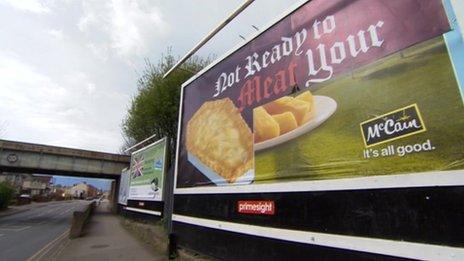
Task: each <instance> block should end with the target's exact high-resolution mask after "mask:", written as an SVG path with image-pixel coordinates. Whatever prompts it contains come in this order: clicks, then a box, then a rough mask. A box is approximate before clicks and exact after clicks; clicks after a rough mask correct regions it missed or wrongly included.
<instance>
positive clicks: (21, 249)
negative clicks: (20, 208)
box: [0, 200, 89, 261]
mask: <svg viewBox="0 0 464 261" xmlns="http://www.w3.org/2000/svg"><path fill="white" fill-rule="evenodd" d="M87 204H89V201H82V200H75V201H58V202H50V203H47V204H40V205H39V206H35V207H33V208H32V209H30V210H28V211H24V212H21V213H16V214H12V215H9V216H6V217H0V260H9V261H14V260H27V259H28V258H29V257H31V256H32V255H34V254H35V253H36V252H37V251H39V250H40V249H42V248H43V247H44V246H45V245H47V244H48V243H49V242H51V241H52V240H53V239H55V238H57V237H58V236H60V235H61V234H63V233H64V232H65V231H66V230H68V229H69V227H70V222H71V218H72V214H73V212H74V211H76V210H81V209H83V208H84V207H85V205H87Z"/></svg>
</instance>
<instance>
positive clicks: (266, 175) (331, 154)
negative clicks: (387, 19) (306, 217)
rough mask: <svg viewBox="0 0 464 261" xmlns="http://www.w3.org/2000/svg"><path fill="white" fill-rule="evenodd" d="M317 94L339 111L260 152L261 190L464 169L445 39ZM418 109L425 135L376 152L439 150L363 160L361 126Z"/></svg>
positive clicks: (463, 139) (462, 121)
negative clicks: (291, 183)
mask: <svg viewBox="0 0 464 261" xmlns="http://www.w3.org/2000/svg"><path fill="white" fill-rule="evenodd" d="M313 94H315V95H325V96H328V97H331V98H333V99H334V100H335V101H336V102H337V104H338V107H337V110H336V112H335V113H334V114H333V115H332V116H331V117H330V118H329V119H328V120H327V121H326V122H324V123H323V124H322V125H321V126H319V127H317V128H316V129H314V130H312V131H310V132H308V133H306V134H304V135H301V136H300V137H298V138H295V139H293V140H291V141H289V142H286V143H284V144H280V145H278V146H275V147H273V148H270V149H267V150H263V151H259V152H257V153H256V155H255V183H265V182H275V181H276V180H279V181H287V180H322V179H337V178H349V177H359V176H372V175H388V174H400V173H409V172H422V171H432V170H452V169H462V168H463V167H464V159H463V155H464V152H463V148H464V132H463V130H464V128H463V127H464V117H463V116H464V114H463V112H464V107H463V101H462V97H461V95H460V93H459V89H458V86H457V82H456V79H455V76H454V73H453V69H452V65H451V62H450V58H449V56H448V52H447V49H446V45H445V43H444V40H443V38H442V37H441V36H440V37H437V38H435V39H432V40H429V41H426V42H424V43H421V44H418V45H415V46H413V47H410V48H408V49H405V50H403V51H401V52H398V53H395V54H393V55H390V56H388V57H385V58H383V59H381V60H379V61H376V62H375V63H374V64H369V65H367V66H364V67H363V68H360V69H357V70H355V71H353V72H351V73H349V74H347V75H343V76H341V77H338V78H337V79H334V80H332V81H330V82H327V83H325V84H322V85H318V87H317V90H316V91H314V92H313ZM413 103H417V105H418V107H419V111H420V113H421V114H422V117H423V120H424V124H425V126H426V128H427V131H426V132H423V133H420V134H417V135H412V136H410V137H405V138H401V139H398V140H395V141H391V142H387V143H384V144H379V145H377V146H374V147H372V148H373V149H382V148H385V147H387V146H389V145H394V146H395V148H396V147H397V146H401V145H407V144H415V143H423V142H425V141H426V140H427V139H430V140H431V143H432V145H433V146H434V147H435V150H433V151H428V152H421V153H413V154H408V155H406V156H403V157H399V156H397V155H395V156H389V157H379V158H370V159H365V158H364V157H363V151H364V149H365V147H364V143H363V139H362V135H361V131H360V127H359V124H360V123H361V122H363V121H365V120H368V119H371V118H374V117H376V116H378V115H382V114H385V113H388V112H390V111H393V110H396V109H399V108H402V107H404V106H407V105H410V104H413ZM316 110H317V108H316ZM316 113H317V112H316Z"/></svg>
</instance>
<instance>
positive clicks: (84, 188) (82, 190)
mask: <svg viewBox="0 0 464 261" xmlns="http://www.w3.org/2000/svg"><path fill="white" fill-rule="evenodd" d="M70 192H71V195H72V196H73V197H74V198H80V199H84V198H87V197H96V196H97V195H98V193H99V190H98V189H97V188H96V187H94V186H92V185H90V184H87V183H86V182H82V183H79V184H75V185H74V186H72V188H71V189H70Z"/></svg>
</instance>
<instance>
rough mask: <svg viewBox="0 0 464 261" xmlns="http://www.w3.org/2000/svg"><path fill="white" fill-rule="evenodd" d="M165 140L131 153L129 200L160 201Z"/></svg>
mask: <svg viewBox="0 0 464 261" xmlns="http://www.w3.org/2000/svg"><path fill="white" fill-rule="evenodd" d="M165 160H166V139H165V138H164V139H161V140H159V141H157V142H155V143H153V144H151V145H148V146H147V147H144V148H142V149H140V150H138V151H135V152H133V153H132V156H131V165H130V189H129V199H131V200H147V201H162V200H163V184H164V172H165Z"/></svg>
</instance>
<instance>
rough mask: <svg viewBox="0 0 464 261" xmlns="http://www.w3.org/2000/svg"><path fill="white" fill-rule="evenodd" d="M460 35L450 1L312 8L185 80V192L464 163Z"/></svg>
mask: <svg viewBox="0 0 464 261" xmlns="http://www.w3.org/2000/svg"><path fill="white" fill-rule="evenodd" d="M361 13H362V15H360V14H361ZM449 30H450V25H449V23H448V19H447V17H446V14H445V10H444V7H443V5H442V1H441V0H429V1H422V0H402V1H381V0H357V1H354V0H332V1H324V0H314V1H310V2H308V3H306V4H304V5H302V6H301V7H300V8H299V9H297V10H296V11H294V12H293V13H291V14H290V15H288V16H287V17H285V18H284V19H282V20H280V21H279V22H278V23H276V24H275V25H274V26H272V27H271V28H270V29H268V30H267V31H265V32H263V33H261V34H260V35H259V36H257V37H256V38H255V39H253V40H252V41H251V42H249V43H248V44H246V45H244V46H242V47H241V48H240V49H238V50H237V51H235V52H234V53H232V54H231V55H229V56H228V57H226V58H225V59H223V60H222V61H221V62H219V63H217V64H215V65H214V66H211V67H210V68H208V69H207V70H206V71H205V72H203V73H201V74H200V75H198V76H197V77H195V78H193V79H191V80H190V81H189V82H187V83H186V84H185V85H184V86H183V90H182V105H181V120H180V128H179V134H180V135H179V141H178V156H177V169H176V180H177V181H176V182H177V185H176V188H177V189H181V188H193V187H202V186H211V187H213V186H229V185H248V184H269V183H277V182H286V181H301V180H329V179H330V180H332V179H341V178H354V177H370V176H377V175H392V174H408V173H422V172H430V171H443V170H457V169H462V168H463V166H464V161H463V158H464V151H463V148H464V139H463V134H462V133H463V130H464V118H463V117H462V115H463V112H464V107H463V99H462V96H461V93H460V89H459V85H458V82H457V80H456V77H455V74H454V71H453V65H452V63H451V61H450V57H449V53H448V50H447V48H446V45H445V40H444V38H443V36H442V35H443V34H444V33H446V32H448V31H449ZM424 175H426V174H424ZM426 178H427V177H426V176H424V179H426Z"/></svg>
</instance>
